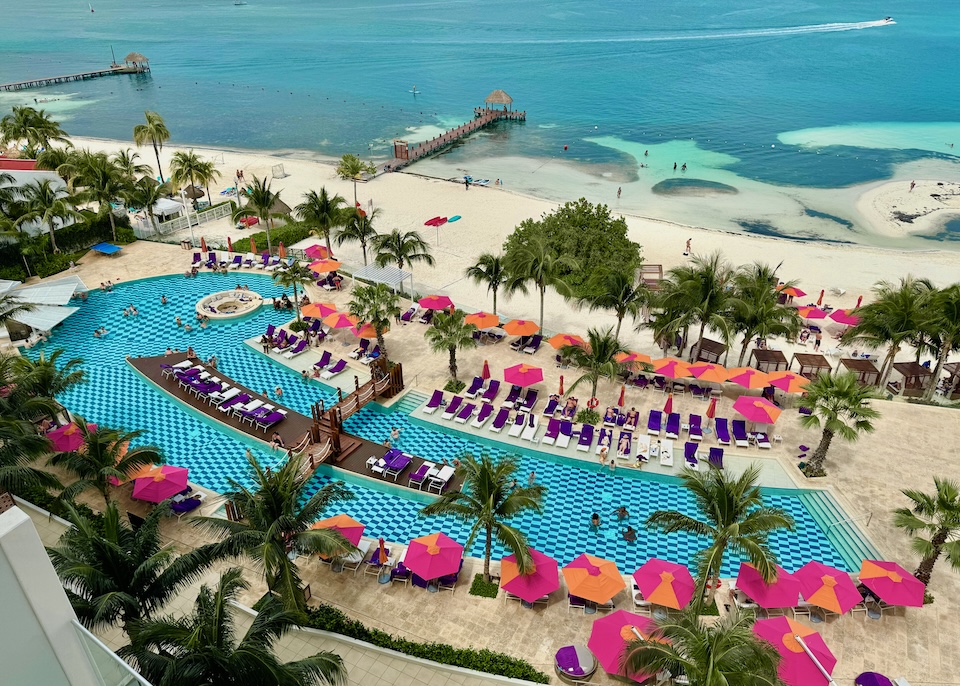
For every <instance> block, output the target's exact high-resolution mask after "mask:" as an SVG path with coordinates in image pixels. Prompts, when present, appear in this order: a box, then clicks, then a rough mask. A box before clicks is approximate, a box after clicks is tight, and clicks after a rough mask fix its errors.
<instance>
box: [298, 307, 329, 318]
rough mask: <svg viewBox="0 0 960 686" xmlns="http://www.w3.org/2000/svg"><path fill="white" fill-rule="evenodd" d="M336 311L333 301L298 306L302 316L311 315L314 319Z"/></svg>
mask: <svg viewBox="0 0 960 686" xmlns="http://www.w3.org/2000/svg"><path fill="white" fill-rule="evenodd" d="M336 311H337V306H336V305H334V304H333V303H310V304H309V305H304V306H303V307H301V308H300V314H302V315H303V316H304V317H313V318H314V319H321V318H323V317H326V316H327V315H328V314H333V313H334V312H336Z"/></svg>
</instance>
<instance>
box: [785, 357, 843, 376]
mask: <svg viewBox="0 0 960 686" xmlns="http://www.w3.org/2000/svg"><path fill="white" fill-rule="evenodd" d="M794 360H795V361H796V362H797V363H799V365H800V369H799V370H797V374H799V375H800V376H802V377H804V378H805V379H811V380H813V379H816V378H817V376H818V375H819V374H820V372H823V371H825V372H827V373H828V374H829V373H830V372H831V371H833V367H832V366H831V364H830V361H829V360H827V358H825V357H824V356H823V355H818V354H811V353H796V354H794V356H793V360H790V367H792V366H793V362H794ZM788 369H789V367H788Z"/></svg>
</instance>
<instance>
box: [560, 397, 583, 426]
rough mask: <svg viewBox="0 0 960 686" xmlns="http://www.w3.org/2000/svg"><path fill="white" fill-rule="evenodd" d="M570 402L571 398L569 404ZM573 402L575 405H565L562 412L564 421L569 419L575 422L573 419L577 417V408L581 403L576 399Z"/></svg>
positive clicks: (561, 415)
mask: <svg viewBox="0 0 960 686" xmlns="http://www.w3.org/2000/svg"><path fill="white" fill-rule="evenodd" d="M570 400H571V398H567V402H568V403H569V402H570ZM572 400H573V404H571V405H564V406H563V409H562V410H560V417H561V418H563V419H567V420H569V421H573V419H574V418H575V417H576V416H577V407H578V406H579V403H578V402H577V399H576V398H573V399H572Z"/></svg>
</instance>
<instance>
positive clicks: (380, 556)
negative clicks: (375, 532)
mask: <svg viewBox="0 0 960 686" xmlns="http://www.w3.org/2000/svg"><path fill="white" fill-rule="evenodd" d="M377 560H378V561H379V562H380V564H381V565H385V564H387V562H388V561H389V560H390V555H388V554H387V542H386V541H385V540H383V536H381V537H380V538H378V539H377Z"/></svg>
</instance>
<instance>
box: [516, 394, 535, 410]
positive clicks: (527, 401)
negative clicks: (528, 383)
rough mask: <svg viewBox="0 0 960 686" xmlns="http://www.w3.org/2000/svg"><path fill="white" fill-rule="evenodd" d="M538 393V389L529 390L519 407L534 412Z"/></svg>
mask: <svg viewBox="0 0 960 686" xmlns="http://www.w3.org/2000/svg"><path fill="white" fill-rule="evenodd" d="M538 395H539V393H537V391H536V390H532V389H531V390H529V391H527V394H526V395H525V396H524V398H523V402H522V403H520V407H519V409H521V410H523V411H524V412H533V408H534V407H536V405H537V396H538Z"/></svg>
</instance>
